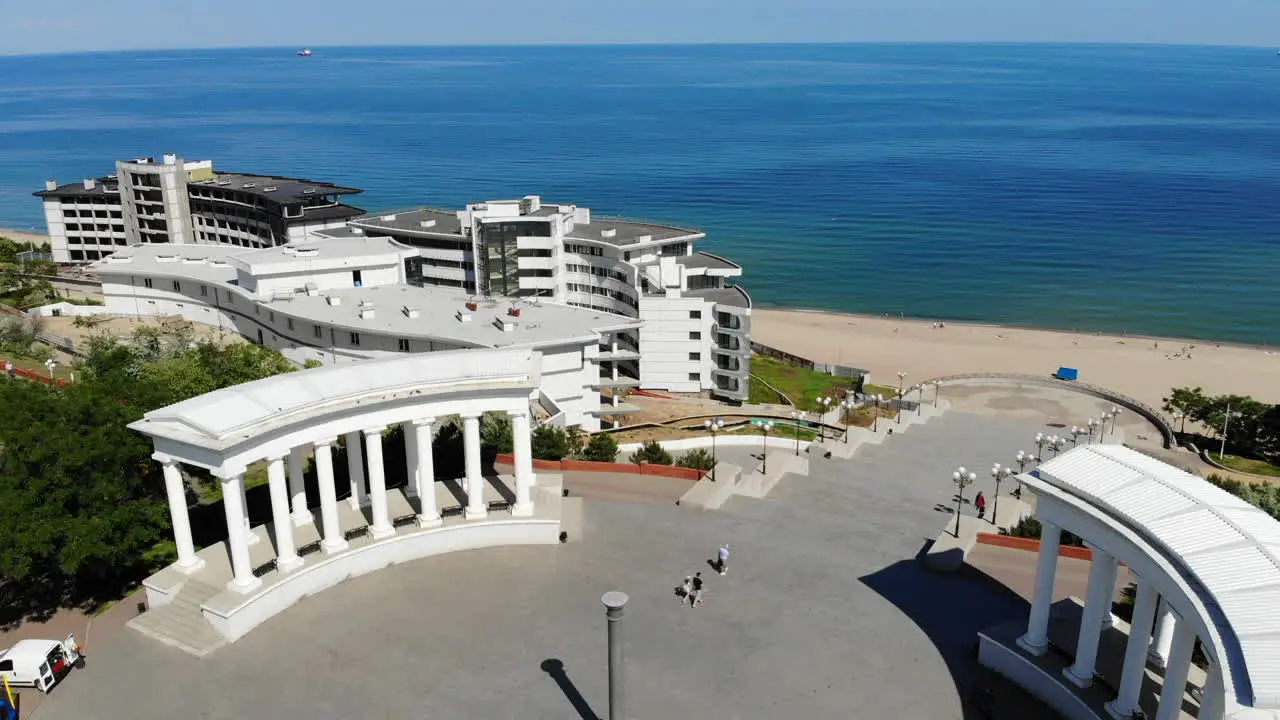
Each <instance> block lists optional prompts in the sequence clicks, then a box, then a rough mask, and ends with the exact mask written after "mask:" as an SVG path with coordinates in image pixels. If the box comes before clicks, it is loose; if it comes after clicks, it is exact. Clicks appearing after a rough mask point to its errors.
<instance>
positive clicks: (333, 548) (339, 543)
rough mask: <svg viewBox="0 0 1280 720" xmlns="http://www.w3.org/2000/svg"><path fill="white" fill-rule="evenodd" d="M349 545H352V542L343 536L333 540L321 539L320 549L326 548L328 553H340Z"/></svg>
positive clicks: (325, 550)
mask: <svg viewBox="0 0 1280 720" xmlns="http://www.w3.org/2000/svg"><path fill="white" fill-rule="evenodd" d="M349 547H351V543H349V542H347V541H346V540H343V539H341V538H339V539H337V540H334V541H333V542H330V541H328V540H321V541H320V549H321V550H324V552H325V554H326V555H333V554H334V553H340V552H342V551H343V550H346V549H347V548H349Z"/></svg>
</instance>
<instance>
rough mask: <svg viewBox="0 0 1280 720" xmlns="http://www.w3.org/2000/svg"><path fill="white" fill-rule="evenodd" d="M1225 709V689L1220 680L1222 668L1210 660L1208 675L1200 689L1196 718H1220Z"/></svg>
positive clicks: (1213, 719) (1210, 719) (1204, 719)
mask: <svg viewBox="0 0 1280 720" xmlns="http://www.w3.org/2000/svg"><path fill="white" fill-rule="evenodd" d="M1225 711H1226V689H1225V688H1224V686H1223V682H1222V668H1221V667H1219V665H1218V663H1216V662H1212V661H1210V663H1209V675H1208V677H1206V678H1205V680H1204V687H1203V688H1201V689H1200V712H1199V713H1198V714H1197V715H1196V720H1222V714H1223V712H1225Z"/></svg>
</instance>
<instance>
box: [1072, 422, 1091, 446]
mask: <svg viewBox="0 0 1280 720" xmlns="http://www.w3.org/2000/svg"><path fill="white" fill-rule="evenodd" d="M1086 432H1088V431H1087V430H1085V429H1084V428H1082V427H1080V426H1079V425H1072V426H1071V447H1075V446H1076V445H1079V444H1080V436H1081V435H1084V434H1085V433H1086Z"/></svg>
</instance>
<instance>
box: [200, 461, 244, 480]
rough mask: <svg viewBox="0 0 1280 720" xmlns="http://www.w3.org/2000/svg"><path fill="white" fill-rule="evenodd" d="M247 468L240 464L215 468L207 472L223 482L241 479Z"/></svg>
mask: <svg viewBox="0 0 1280 720" xmlns="http://www.w3.org/2000/svg"><path fill="white" fill-rule="evenodd" d="M247 470H248V468H246V467H244V466H243V465H242V466H240V467H231V468H217V469H216V470H211V471H210V472H209V474H210V475H213V476H214V477H216V478H218V479H219V480H221V481H223V482H226V481H228V480H236V479H240V480H243V479H244V474H245V472H246V471H247Z"/></svg>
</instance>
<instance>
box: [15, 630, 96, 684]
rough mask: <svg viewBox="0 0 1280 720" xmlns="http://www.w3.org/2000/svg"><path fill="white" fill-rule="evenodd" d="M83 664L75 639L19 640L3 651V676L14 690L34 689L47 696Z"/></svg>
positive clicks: (74, 637) (69, 637)
mask: <svg viewBox="0 0 1280 720" xmlns="http://www.w3.org/2000/svg"><path fill="white" fill-rule="evenodd" d="M83 664H84V656H83V655H82V654H80V647H79V645H77V644H76V636H75V635H68V636H67V639H66V640H62V641H58V640H20V641H18V644H16V645H14V646H13V647H11V648H9V649H8V650H5V651H3V652H0V677H3V678H4V679H5V680H6V681H8V684H9V685H12V686H14V687H33V688H35V689H37V690H39V691H40V692H43V693H47V692H49V691H50V690H52V689H53V686H54V685H57V684H58V683H59V682H60V681H61V680H62V678H64V677H66V676H67V673H69V672H71V668H73V667H80V666H83Z"/></svg>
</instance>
